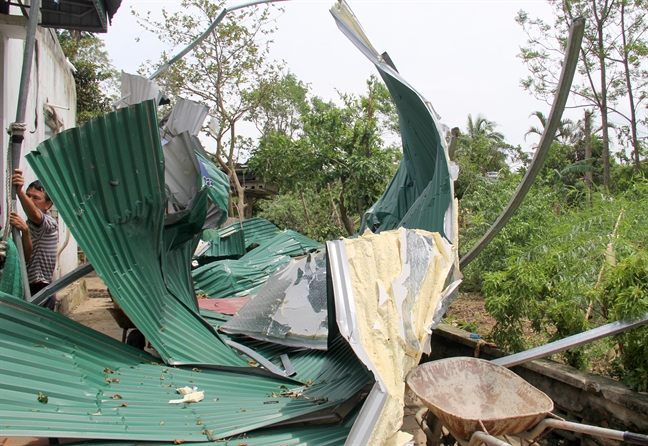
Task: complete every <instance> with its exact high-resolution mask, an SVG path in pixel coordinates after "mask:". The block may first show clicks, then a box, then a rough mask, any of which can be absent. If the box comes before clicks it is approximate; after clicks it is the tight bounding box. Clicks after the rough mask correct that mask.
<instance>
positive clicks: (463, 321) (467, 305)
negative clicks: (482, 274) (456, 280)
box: [443, 293, 495, 337]
mask: <svg viewBox="0 0 648 446" xmlns="http://www.w3.org/2000/svg"><path fill="white" fill-rule="evenodd" d="M484 305H485V302H484V297H483V296H481V295H480V294H477V293H459V297H458V298H457V300H455V301H454V302H452V303H451V304H450V307H449V308H448V311H446V314H445V316H444V318H443V322H444V323H446V324H448V325H452V326H454V327H457V328H461V329H463V330H466V331H469V332H471V333H475V334H478V335H479V336H481V337H486V336H487V335H488V334H489V333H490V332H491V330H492V329H493V327H494V326H495V319H493V318H492V317H491V316H490V315H489V314H488V313H487V312H486V308H485V306H484Z"/></svg>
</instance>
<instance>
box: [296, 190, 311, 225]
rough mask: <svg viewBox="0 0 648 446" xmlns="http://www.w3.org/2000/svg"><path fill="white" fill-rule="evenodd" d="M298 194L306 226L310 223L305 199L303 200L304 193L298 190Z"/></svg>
mask: <svg viewBox="0 0 648 446" xmlns="http://www.w3.org/2000/svg"><path fill="white" fill-rule="evenodd" d="M299 196H300V197H301V202H302V206H303V207H304V215H305V216H306V223H308V226H310V225H311V220H310V216H309V215H308V208H307V207H306V200H304V193H303V192H302V191H299Z"/></svg>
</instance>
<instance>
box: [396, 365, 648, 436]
mask: <svg viewBox="0 0 648 446" xmlns="http://www.w3.org/2000/svg"><path fill="white" fill-rule="evenodd" d="M407 385H408V386H409V387H410V389H412V391H413V392H414V393H415V394H416V395H417V396H418V397H419V398H420V399H421V401H423V403H424V404H425V406H426V407H427V408H428V410H429V411H430V412H431V413H432V414H434V416H436V418H437V419H438V420H440V421H441V422H442V423H443V425H444V426H446V428H447V429H448V430H449V431H450V432H451V433H452V435H453V436H454V437H455V439H456V440H458V441H459V442H460V443H465V442H466V441H467V440H470V443H471V444H474V443H477V442H486V443H489V444H492V445H496V444H500V445H501V444H506V443H504V442H502V441H501V440H498V439H497V438H494V437H497V436H502V435H516V436H519V437H522V438H526V439H535V438H537V437H538V436H539V435H540V434H541V433H542V431H544V430H545V429H554V428H556V429H563V430H569V431H573V432H581V433H586V434H590V435H595V436H602V437H607V438H613V439H616V440H619V441H626V442H631V443H637V444H643V445H648V436H646V435H640V434H633V433H630V432H621V431H616V430H612V429H603V428H599V427H595V426H588V425H584V424H578V423H570V422H565V421H561V420H555V419H545V418H546V417H547V416H548V415H550V414H551V411H552V410H553V407H554V406H553V401H552V400H551V398H549V397H548V396H547V395H545V394H544V393H543V392H541V391H540V390H538V389H536V388H535V387H533V386H532V385H531V384H529V383H528V382H526V381H525V380H523V379H522V378H520V377H519V376H518V375H516V374H515V373H513V372H511V371H510V370H508V369H507V368H505V367H502V366H500V365H497V364H493V363H492V362H489V361H485V360H483V359H478V358H468V357H457V358H447V359H442V360H439V361H433V362H428V363H425V364H422V365H419V366H418V367H416V368H415V369H413V370H412V371H411V372H410V373H409V375H408V376H407ZM439 431H440V426H438V428H437V432H436V433H435V434H434V435H436V434H439ZM428 435H429V434H428ZM430 440H433V441H434V439H432V438H431V439H430ZM462 440H463V441H462Z"/></svg>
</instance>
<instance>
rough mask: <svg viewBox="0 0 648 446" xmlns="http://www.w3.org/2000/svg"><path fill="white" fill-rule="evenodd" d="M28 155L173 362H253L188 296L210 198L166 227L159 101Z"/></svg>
mask: <svg viewBox="0 0 648 446" xmlns="http://www.w3.org/2000/svg"><path fill="white" fill-rule="evenodd" d="M26 159H27V160H28V162H29V163H30V165H31V166H32V168H33V169H34V171H35V172H36V175H37V176H38V178H40V180H41V181H42V183H43V184H44V186H45V188H46V190H47V191H48V194H49V195H50V197H51V198H52V201H54V203H55V204H56V207H57V208H58V209H59V211H60V213H61V216H62V217H63V220H64V221H65V222H66V223H67V225H68V227H69V228H70V230H71V231H72V234H73V236H74V238H75V239H76V240H77V242H78V243H79V245H80V246H81V247H82V249H83V251H84V252H85V253H86V255H87V256H88V259H89V260H90V262H91V263H92V265H93V266H94V267H95V269H96V270H97V272H98V273H99V275H100V277H101V278H102V279H103V281H104V282H105V283H106V285H107V286H108V288H109V289H110V291H111V292H112V294H113V296H114V297H115V298H116V300H117V301H118V302H119V305H120V306H121V307H122V309H123V310H124V312H125V313H126V314H127V315H128V317H129V318H130V319H131V320H132V321H133V322H134V323H135V325H136V326H137V327H138V328H139V329H140V330H141V331H142V333H144V335H145V336H146V338H147V339H148V340H149V342H151V344H152V345H153V346H155V349H156V350H157V351H158V352H159V353H160V355H162V358H163V360H164V361H165V362H166V363H168V364H209V365H222V366H230V367H231V366H239V367H247V364H246V363H245V361H243V360H242V359H241V358H240V357H239V356H238V355H236V354H235V353H234V352H233V351H232V350H231V349H230V348H229V347H228V346H226V345H225V344H223V343H222V342H221V340H220V339H219V337H218V334H217V333H216V332H215V331H214V330H213V329H211V327H210V326H209V324H207V323H205V322H204V321H203V320H202V318H201V317H200V314H199V312H198V309H197V305H196V304H192V301H193V300H195V295H194V293H193V292H191V293H190V294H188V293H189V291H190V289H191V282H188V277H189V268H190V261H191V252H192V250H191V248H195V243H196V239H197V237H198V235H199V234H200V230H201V228H202V223H203V222H204V218H205V214H204V212H205V210H206V209H205V200H200V199H194V200H193V201H192V207H191V209H189V210H187V211H186V213H185V214H184V216H183V218H182V219H180V220H179V221H177V222H176V224H175V226H174V225H169V226H170V227H169V228H165V227H164V210H165V189H164V157H163V156H162V149H161V146H160V139H159V133H158V130H157V116H156V113H155V103H154V101H146V102H143V103H141V104H137V105H134V106H130V107H127V108H122V109H119V110H117V111H114V112H112V113H109V114H107V115H105V116H104V117H102V118H99V119H96V120H93V121H90V122H88V123H86V124H84V125H83V126H81V127H79V128H73V129H70V130H67V131H65V132H62V133H60V134H58V135H56V136H55V137H54V138H52V139H49V140H47V141H45V142H43V143H42V144H41V145H39V146H38V150H37V151H35V152H32V153H30V154H28V155H27V156H26ZM174 215H175V214H174ZM178 225H180V226H182V227H183V228H182V230H175V229H177V227H178ZM188 231H189V232H188ZM185 282H186V283H185Z"/></svg>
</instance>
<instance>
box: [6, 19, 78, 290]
mask: <svg viewBox="0 0 648 446" xmlns="http://www.w3.org/2000/svg"><path fill="white" fill-rule="evenodd" d="M26 26H27V19H26V18H24V17H22V16H12V15H2V14H0V87H1V94H0V122H1V124H2V130H3V131H2V132H1V135H0V147H1V150H2V157H1V158H2V159H1V160H0V167H1V168H0V172H1V174H0V177H1V180H2V184H5V170H6V162H7V151H8V150H10V148H9V135H8V134H7V133H6V131H5V129H7V128H8V127H9V125H10V124H11V123H12V122H14V121H15V119H16V109H17V104H18V90H19V86H20V77H21V71H22V61H23V52H24V45H25V41H24V39H25V30H26ZM31 74H32V75H31V81H30V85H29V97H28V105H27V114H26V117H25V122H26V123H27V132H26V133H25V140H24V141H23V145H22V154H23V156H24V154H26V153H29V152H31V151H33V150H36V148H37V146H38V144H39V143H40V142H42V141H44V140H45V139H47V138H49V137H51V136H52V135H53V134H54V131H53V130H52V128H50V127H49V126H48V125H46V123H45V117H44V109H43V107H44V106H45V104H49V105H50V106H52V108H53V109H54V110H55V111H56V113H57V115H58V117H59V118H60V119H61V120H62V121H63V129H68V128H70V127H74V125H75V117H76V90H75V86H74V77H73V75H72V71H71V64H69V62H67V60H66V58H65V56H64V55H63V51H62V50H61V47H60V46H59V44H58V40H57V38H56V34H55V32H54V30H52V29H45V28H39V29H38V31H37V34H36V48H35V51H34V61H33V63H32V73H31ZM20 168H21V169H22V170H23V172H24V176H25V182H26V184H29V183H31V182H32V181H34V180H35V179H36V176H35V174H34V173H33V171H32V170H31V168H30V167H29V165H28V164H27V162H26V161H25V160H24V157H21V161H20ZM0 189H2V191H1V192H0V197H1V200H0V203H1V206H2V212H1V215H0V217H1V219H0V221H1V222H2V223H1V224H2V225H3V226H5V224H6V223H5V222H6V218H7V217H6V207H7V206H6V190H5V189H6V187H2V188H0ZM17 207H18V212H19V213H21V214H22V215H23V216H24V213H23V212H22V208H21V207H20V204H18V206H17ZM52 215H53V216H55V217H56V218H58V222H59V228H60V229H59V251H60V255H59V262H58V265H57V269H56V271H55V273H54V277H55V279H56V278H58V277H60V276H63V275H65V274H67V273H68V272H70V271H72V270H73V269H75V268H76V267H77V266H78V261H77V243H76V241H75V240H74V239H73V238H72V237H71V235H69V230H68V228H67V226H66V225H65V223H64V222H63V220H62V219H61V218H60V217H59V216H58V213H57V212H56V211H55V210H54V212H53V213H52ZM61 249H62V251H61Z"/></svg>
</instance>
